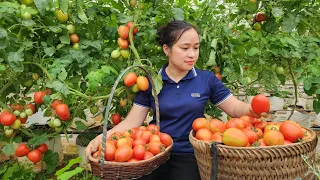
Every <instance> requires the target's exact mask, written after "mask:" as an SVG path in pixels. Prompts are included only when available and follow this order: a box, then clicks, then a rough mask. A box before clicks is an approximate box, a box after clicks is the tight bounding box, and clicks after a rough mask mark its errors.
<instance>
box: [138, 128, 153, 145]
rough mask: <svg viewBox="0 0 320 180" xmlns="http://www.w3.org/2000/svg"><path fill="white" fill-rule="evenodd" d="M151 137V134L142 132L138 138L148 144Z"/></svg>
mask: <svg viewBox="0 0 320 180" xmlns="http://www.w3.org/2000/svg"><path fill="white" fill-rule="evenodd" d="M151 136H152V133H151V132H150V131H143V132H142V133H141V135H140V138H142V139H144V140H146V142H147V144H148V143H149V142H150V138H151Z"/></svg>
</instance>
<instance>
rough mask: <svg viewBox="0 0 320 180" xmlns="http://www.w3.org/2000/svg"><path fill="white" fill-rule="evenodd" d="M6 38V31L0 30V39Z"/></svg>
mask: <svg viewBox="0 0 320 180" xmlns="http://www.w3.org/2000/svg"><path fill="white" fill-rule="evenodd" d="M7 36H8V34H7V31H6V30H4V29H3V28H0V39H2V38H7Z"/></svg>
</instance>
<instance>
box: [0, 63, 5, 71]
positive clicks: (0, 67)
mask: <svg viewBox="0 0 320 180" xmlns="http://www.w3.org/2000/svg"><path fill="white" fill-rule="evenodd" d="M6 69H7V68H6V66H5V65H3V64H0V72H4V71H5V70H6Z"/></svg>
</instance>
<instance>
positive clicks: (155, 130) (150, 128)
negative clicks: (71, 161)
mask: <svg viewBox="0 0 320 180" xmlns="http://www.w3.org/2000/svg"><path fill="white" fill-rule="evenodd" d="M147 131H150V132H151V133H152V134H159V132H160V129H159V126H157V125H155V124H149V125H148V126H147Z"/></svg>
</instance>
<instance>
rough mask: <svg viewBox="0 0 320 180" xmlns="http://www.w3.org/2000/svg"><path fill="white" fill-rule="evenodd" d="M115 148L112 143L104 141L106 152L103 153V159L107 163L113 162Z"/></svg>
mask: <svg viewBox="0 0 320 180" xmlns="http://www.w3.org/2000/svg"><path fill="white" fill-rule="evenodd" d="M116 150H117V149H116V146H115V145H114V143H113V142H112V141H111V140H107V141H106V151H105V153H104V158H105V159H106V160H107V161H112V160H114V154H115V152H116Z"/></svg>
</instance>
